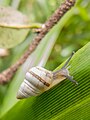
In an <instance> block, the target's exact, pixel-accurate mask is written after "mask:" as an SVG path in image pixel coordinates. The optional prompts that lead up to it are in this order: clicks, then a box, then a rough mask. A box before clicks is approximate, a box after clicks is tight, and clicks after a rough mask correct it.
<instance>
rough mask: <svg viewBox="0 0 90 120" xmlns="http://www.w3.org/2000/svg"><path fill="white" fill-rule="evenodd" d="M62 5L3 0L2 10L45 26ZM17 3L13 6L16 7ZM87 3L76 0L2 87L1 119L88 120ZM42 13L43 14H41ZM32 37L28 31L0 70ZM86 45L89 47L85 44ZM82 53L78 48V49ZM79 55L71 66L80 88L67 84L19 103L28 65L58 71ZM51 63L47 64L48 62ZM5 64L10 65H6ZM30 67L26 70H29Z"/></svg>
mask: <svg viewBox="0 0 90 120" xmlns="http://www.w3.org/2000/svg"><path fill="white" fill-rule="evenodd" d="M61 1H64V0H42V1H41V0H26V1H25V0H20V1H19V2H18V0H15V1H14V0H12V1H11V0H4V1H3V2H0V4H1V5H4V6H8V5H11V6H12V7H14V8H16V9H18V10H20V11H21V12H22V13H24V14H26V15H27V16H28V19H29V20H30V21H31V22H36V23H37V22H38V23H44V22H45V21H46V19H48V17H49V16H50V15H51V14H52V13H53V12H54V10H55V9H56V8H57V7H58V6H59V4H60V3H61ZM15 2H16V3H15ZM89 10H90V1H89V0H87V1H86V0H83V1H82V0H77V3H76V6H75V7H74V8H73V9H72V10H70V11H69V12H68V13H67V14H66V15H65V16H64V17H63V18H62V19H61V21H60V22H59V23H58V24H57V25H56V26H55V27H54V28H52V30H51V31H50V32H49V33H48V34H47V35H46V36H45V38H44V39H43V40H42V41H41V43H40V44H39V46H38V47H37V49H36V50H35V52H34V53H33V54H31V56H30V57H29V58H28V60H27V61H26V63H25V64H24V66H22V67H21V68H20V69H19V70H18V71H17V73H16V75H15V76H14V78H13V79H12V82H11V83H9V84H8V85H7V86H0V118H1V120H7V118H8V120H16V119H22V120H74V119H75V120H89V118H90V114H89V113H90V86H89V85H90V81H89V80H90V75H89V74H90V63H89V61H90V42H89V41H90V40H89V39H90V34H89V32H90V24H89V23H90V15H89ZM42 12H43V14H42ZM34 37H35V34H33V33H32V32H30V33H29V34H28V36H27V38H26V39H25V38H23V37H22V38H23V40H24V41H23V42H22V43H21V44H19V45H18V46H16V47H14V48H12V49H10V55H9V56H7V57H5V58H0V71H2V70H4V69H6V68H7V67H9V66H10V65H12V64H13V63H15V62H16V61H17V60H18V59H19V58H20V56H21V55H22V54H23V53H24V51H25V50H26V49H27V47H28V45H29V44H30V43H31V41H32V39H33V38H34ZM87 43H88V44H87ZM80 48H81V49H80ZM73 50H74V51H77V52H76V54H75V55H74V56H73V58H72V59H71V61H70V63H69V65H70V68H69V71H70V74H71V75H72V76H73V77H74V79H75V80H76V81H77V82H78V83H79V85H78V86H75V85H73V84H72V83H71V82H70V81H69V80H65V81H63V82H61V83H60V84H58V85H57V86H55V87H54V88H52V89H51V90H49V91H47V92H45V93H43V94H42V95H40V96H37V97H32V98H29V99H26V100H21V101H19V100H17V99H16V93H17V91H18V88H19V86H20V84H21V82H22V81H23V79H24V76H25V72H26V71H27V69H29V68H30V67H32V66H35V65H38V64H40V65H42V66H45V67H46V68H47V69H50V70H54V69H55V68H56V67H57V69H60V68H61V66H62V65H60V64H61V63H62V62H63V61H64V60H66V59H67V58H68V57H69V56H70V54H71V53H72V51H73ZM48 58H49V59H48ZM7 63H8V64H7ZM27 66H28V67H27Z"/></svg>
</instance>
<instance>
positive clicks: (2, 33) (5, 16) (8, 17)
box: [0, 7, 41, 48]
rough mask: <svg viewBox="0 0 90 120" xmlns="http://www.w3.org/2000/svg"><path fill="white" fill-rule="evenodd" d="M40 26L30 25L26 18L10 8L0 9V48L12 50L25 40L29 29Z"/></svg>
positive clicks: (39, 25)
mask: <svg viewBox="0 0 90 120" xmlns="http://www.w3.org/2000/svg"><path fill="white" fill-rule="evenodd" d="M38 27H39V28H40V27H41V24H38V23H32V24H30V22H29V20H28V18H27V16H25V15H23V14H22V13H21V12H19V11H17V10H14V9H13V8H11V7H0V47H1V48H12V47H14V46H16V45H17V44H19V43H21V42H22V41H23V40H25V38H26V36H27V34H28V32H29V30H30V28H38Z"/></svg>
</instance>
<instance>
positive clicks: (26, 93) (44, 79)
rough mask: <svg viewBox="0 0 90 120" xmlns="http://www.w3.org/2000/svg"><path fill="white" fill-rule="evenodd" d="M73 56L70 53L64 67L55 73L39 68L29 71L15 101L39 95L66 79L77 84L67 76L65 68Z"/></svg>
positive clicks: (67, 72)
mask: <svg viewBox="0 0 90 120" xmlns="http://www.w3.org/2000/svg"><path fill="white" fill-rule="evenodd" d="M73 54H74V53H72V55H71V56H70V57H69V59H68V60H67V61H66V63H65V64H64V66H63V67H62V68H61V69H60V70H57V71H55V72H52V71H49V70H46V69H45V68H43V67H40V66H36V67H32V68H31V69H29V70H28V72H27V73H26V76H25V79H24V81H23V82H22V84H21V86H20V88H19V91H18V93H17V99H24V98H28V97H30V96H37V95H40V94H41V93H43V92H45V91H47V90H49V89H50V88H52V87H53V86H55V85H56V84H58V83H60V82H61V81H62V80H64V79H66V78H68V79H69V80H70V81H72V82H74V83H75V84H78V83H77V82H76V81H75V80H73V77H72V76H70V75H69V71H68V68H66V66H67V65H68V63H69V61H70V59H71V58H72V56H73Z"/></svg>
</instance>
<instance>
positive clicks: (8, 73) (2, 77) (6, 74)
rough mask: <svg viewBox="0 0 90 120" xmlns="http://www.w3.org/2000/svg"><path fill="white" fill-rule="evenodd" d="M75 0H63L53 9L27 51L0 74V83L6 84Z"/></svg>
mask: <svg viewBox="0 0 90 120" xmlns="http://www.w3.org/2000/svg"><path fill="white" fill-rule="evenodd" d="M75 1H76V0H65V2H64V3H63V4H62V5H61V6H60V7H59V8H58V9H57V10H56V11H55V13H54V14H53V15H52V16H51V17H50V19H49V20H47V22H46V23H45V24H44V26H43V27H42V28H41V30H40V33H39V34H38V35H37V36H36V37H35V38H34V40H33V42H32V43H31V44H30V46H29V48H28V49H27V51H26V52H25V53H24V54H23V55H22V57H21V58H20V59H19V60H18V61H17V62H16V63H15V64H14V65H12V66H11V67H10V68H8V69H6V70H5V71H3V72H2V73H1V74H0V84H6V83H8V82H9V81H10V79H11V78H12V77H13V75H14V74H15V72H16V71H17V69H18V68H19V67H20V66H21V65H22V64H23V63H24V62H25V61H26V59H27V58H28V56H29V55H30V54H31V53H32V52H33V51H34V50H35V49H36V47H37V46H38V44H39V42H40V41H41V40H42V38H43V37H44V36H45V35H46V34H47V33H48V32H49V30H50V29H51V28H52V27H53V26H54V25H55V24H56V23H57V22H58V21H59V20H60V19H61V17H62V16H63V15H64V14H65V13H66V12H67V11H68V10H69V9H70V8H71V7H72V6H74V4H75Z"/></svg>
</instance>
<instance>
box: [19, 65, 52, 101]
mask: <svg viewBox="0 0 90 120" xmlns="http://www.w3.org/2000/svg"><path fill="white" fill-rule="evenodd" d="M52 76H53V74H52V72H51V71H48V70H46V69H44V68H42V67H38V66H37V67H33V68H31V69H30V70H29V71H28V72H27V73H26V76H25V79H24V81H23V82H22V84H21V86H20V89H19V91H18V93H17V98H18V99H22V98H27V97H30V96H37V95H39V94H41V93H42V92H44V91H45V90H46V89H47V88H48V87H49V86H50V84H51V83H52Z"/></svg>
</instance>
